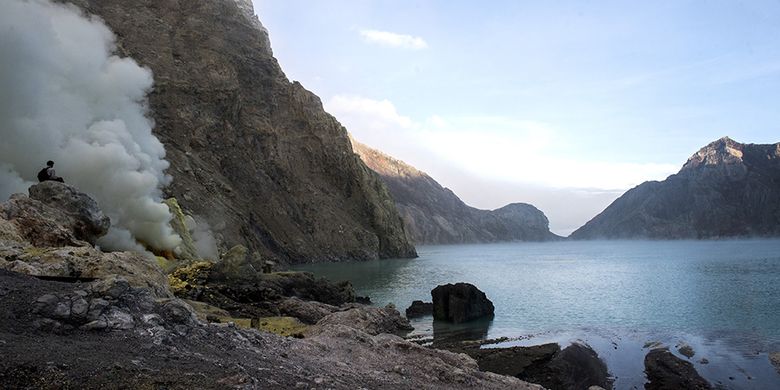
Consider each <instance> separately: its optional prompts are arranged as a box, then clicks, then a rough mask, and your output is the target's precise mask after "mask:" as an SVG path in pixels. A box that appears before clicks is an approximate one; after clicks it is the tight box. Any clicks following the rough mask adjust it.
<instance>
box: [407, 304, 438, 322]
mask: <svg viewBox="0 0 780 390" xmlns="http://www.w3.org/2000/svg"><path fill="white" fill-rule="evenodd" d="M429 315H433V303H432V302H423V301H413V302H412V304H411V305H410V306H409V307H407V308H406V318H416V317H423V316H429Z"/></svg>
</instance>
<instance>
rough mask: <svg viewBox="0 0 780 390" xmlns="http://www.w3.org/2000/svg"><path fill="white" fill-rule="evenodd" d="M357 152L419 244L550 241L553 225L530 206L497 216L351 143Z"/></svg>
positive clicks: (384, 156)
mask: <svg viewBox="0 0 780 390" xmlns="http://www.w3.org/2000/svg"><path fill="white" fill-rule="evenodd" d="M351 140H352V145H353V149H354V150H355V153H357V154H358V155H359V156H360V158H361V159H362V160H363V162H365V163H366V165H367V166H368V167H369V168H371V169H372V170H374V171H375V172H376V173H377V174H379V176H380V177H381V178H382V180H383V181H384V183H385V185H386V186H387V188H388V190H389V191H390V194H391V195H392V197H393V199H394V200H395V202H396V207H397V208H398V211H399V212H400V214H401V216H402V218H403V220H404V224H405V228H406V231H407V233H408V234H409V235H410V238H411V239H412V240H413V241H414V242H415V243H417V244H456V243H480V242H502V241H549V240H557V239H560V237H558V236H556V235H555V234H553V233H551V232H550V230H549V221H548V220H547V217H546V216H545V215H544V213H542V212H541V211H540V210H539V209H537V208H536V207H534V206H533V205H530V204H526V203H510V204H508V205H505V206H503V207H500V208H498V209H495V210H480V209H477V208H474V207H471V206H469V205H467V204H466V203H465V202H463V201H462V200H461V199H460V198H459V197H458V196H457V195H456V194H455V193H454V192H452V190H450V189H449V188H446V187H443V186H442V185H441V184H439V183H438V182H437V181H436V180H434V179H433V178H432V177H430V176H428V174H426V173H425V172H422V171H420V170H419V169H417V168H415V167H413V166H411V165H409V164H407V163H405V162H403V161H401V160H399V159H396V158H394V157H391V156H389V155H387V154H385V153H383V152H381V151H379V150H376V149H373V148H371V147H369V146H367V145H364V144H362V143H360V142H358V141H356V140H355V139H354V138H351Z"/></svg>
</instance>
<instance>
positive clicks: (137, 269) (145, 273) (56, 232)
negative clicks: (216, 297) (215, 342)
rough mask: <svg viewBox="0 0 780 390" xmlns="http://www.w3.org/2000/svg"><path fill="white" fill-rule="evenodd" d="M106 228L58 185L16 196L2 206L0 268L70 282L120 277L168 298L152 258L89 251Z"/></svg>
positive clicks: (84, 199) (82, 199)
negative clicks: (27, 194)
mask: <svg viewBox="0 0 780 390" xmlns="http://www.w3.org/2000/svg"><path fill="white" fill-rule="evenodd" d="M33 197H34V198H36V199H33ZM108 228H109V220H108V218H106V217H105V215H103V213H102V212H101V211H100V209H99V208H98V207H97V204H96V202H95V201H94V200H93V199H91V198H90V197H89V196H87V195H86V194H83V193H81V192H79V191H78V190H77V189H75V188H73V187H70V186H68V185H65V184H61V183H58V182H53V181H47V182H44V183H41V184H36V185H34V186H32V187H30V196H29V197H28V196H25V195H24V194H15V195H13V196H12V197H11V199H10V200H8V201H7V202H4V203H0V268H3V269H8V270H11V271H14V272H19V273H24V274H27V275H33V276H36V277H40V278H49V279H58V280H70V281H89V280H94V279H105V278H111V277H114V276H115V275H118V276H120V277H123V278H124V279H125V280H126V281H127V282H128V283H129V285H130V286H133V287H137V288H147V289H149V291H150V292H151V293H152V295H153V296H155V297H159V298H167V297H172V296H173V295H172V294H171V291H170V289H169V288H168V278H167V277H166V275H165V274H164V273H163V272H162V270H161V269H160V267H159V266H158V265H157V263H156V261H155V260H154V258H153V257H151V256H149V255H148V254H141V253H135V252H111V253H104V252H102V251H100V250H99V249H97V248H95V247H93V246H92V245H90V242H94V241H95V240H97V238H99V237H100V236H101V235H103V234H105V233H106V232H107V231H108Z"/></svg>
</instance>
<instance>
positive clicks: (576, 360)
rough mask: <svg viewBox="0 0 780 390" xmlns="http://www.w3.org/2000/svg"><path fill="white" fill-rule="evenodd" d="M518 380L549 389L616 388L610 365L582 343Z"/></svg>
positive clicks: (569, 348)
mask: <svg viewBox="0 0 780 390" xmlns="http://www.w3.org/2000/svg"><path fill="white" fill-rule="evenodd" d="M518 378H521V379H523V380H527V381H530V382H534V383H539V384H540V385H542V386H544V387H547V388H549V389H568V390H577V389H587V388H589V387H591V386H598V387H601V388H605V389H610V388H612V385H611V383H610V379H609V372H608V371H607V365H606V364H604V362H603V361H602V360H601V359H599V356H598V355H597V354H596V352H595V351H594V350H593V349H592V348H591V347H590V346H588V345H584V344H579V343H574V344H571V345H569V346H568V347H566V348H564V349H563V350H562V351H560V352H559V353H557V354H555V356H553V358H552V359H551V360H550V361H549V362H547V363H545V364H543V365H535V366H532V367H529V369H528V370H527V372H525V373H524V374H523V375H521V376H518Z"/></svg>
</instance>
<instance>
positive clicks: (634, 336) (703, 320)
mask: <svg viewBox="0 0 780 390" xmlns="http://www.w3.org/2000/svg"><path fill="white" fill-rule="evenodd" d="M417 250H418V253H419V255H420V257H419V258H417V259H397V260H381V261H369V262H363V263H337V264H314V265H306V266H300V267H297V269H301V270H307V271H311V272H313V273H315V274H316V275H319V276H324V277H327V278H329V279H332V280H337V281H340V280H349V281H350V282H352V284H353V286H354V287H355V289H356V291H357V293H358V294H359V295H368V296H370V297H371V300H372V301H373V303H374V304H375V305H385V304H387V303H393V304H395V305H396V306H397V307H398V309H399V310H400V311H401V312H402V313H403V311H404V309H405V308H406V307H408V306H409V304H410V303H411V302H412V301H413V300H425V301H430V300H431V295H430V290H431V289H433V288H434V287H436V286H437V285H439V284H445V283H455V282H468V283H472V284H474V285H476V286H477V287H479V288H480V289H481V290H483V291H484V292H485V293H486V294H487V296H488V297H489V298H490V299H491V300H492V301H493V303H494V305H495V307H496V313H495V317H494V319H493V320H492V321H477V322H474V323H468V324H464V325H460V326H450V325H446V324H440V323H434V322H433V320H432V318H431V317H424V318H421V319H416V320H414V321H413V325H414V326H415V332H414V334H416V335H418V336H419V337H423V338H424V337H436V338H445V337H457V338H471V339H474V338H497V337H510V338H513V340H514V341H510V342H508V343H504V344H503V345H498V346H507V345H531V344H539V343H541V342H549V341H557V342H560V343H564V344H565V343H566V342H567V341H582V342H587V343H588V344H590V345H591V346H593V347H594V349H596V351H597V352H599V354H600V355H601V356H602V358H603V359H604V360H605V361H606V362H607V365H608V366H609V367H610V372H611V373H612V374H613V376H615V377H616V381H615V385H616V388H631V387H633V386H638V387H639V388H641V385H642V383H643V382H644V376H643V374H642V358H643V356H644V353H646V349H645V348H643V345H644V344H645V343H646V342H648V341H660V342H663V343H666V344H667V345H669V346H670V347H674V345H676V344H679V343H681V342H686V343H688V344H690V345H692V346H694V348H695V349H696V350H697V355H696V356H694V358H693V359H691V361H692V362H693V363H695V365H696V368H697V370H699V371H700V373H702V375H704V376H705V377H706V378H707V379H708V380H710V381H711V382H713V383H714V384H719V385H720V386H722V387H723V388H757V389H760V388H780V375H778V374H777V372H776V371H775V370H774V369H773V367H772V366H771V365H770V364H769V362H768V359H767V353H769V352H774V351H780V240H722V241H571V242H569V241H565V242H549V243H502V244H480V245H448V246H420V247H418V248H417ZM672 349H674V348H672ZM705 355H707V356H705ZM701 357H706V358H707V359H708V360H709V361H710V363H709V364H701V363H698V360H700V359H701Z"/></svg>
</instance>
